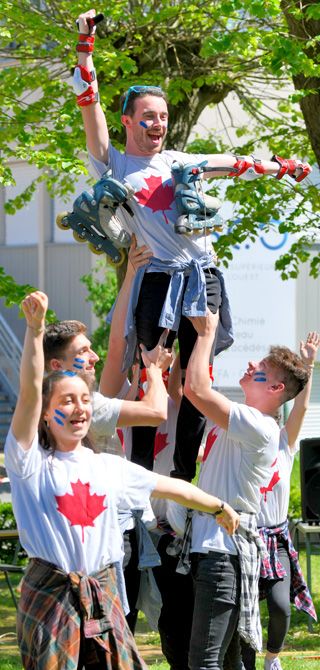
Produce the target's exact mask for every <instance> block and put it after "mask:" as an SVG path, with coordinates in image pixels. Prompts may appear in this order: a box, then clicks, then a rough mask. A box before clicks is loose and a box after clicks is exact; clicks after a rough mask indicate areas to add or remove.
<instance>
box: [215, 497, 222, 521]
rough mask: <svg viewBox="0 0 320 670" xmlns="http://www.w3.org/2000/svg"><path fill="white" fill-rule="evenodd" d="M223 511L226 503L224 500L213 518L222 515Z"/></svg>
mask: <svg viewBox="0 0 320 670" xmlns="http://www.w3.org/2000/svg"><path fill="white" fill-rule="evenodd" d="M223 510H224V502H223V500H220V507H219V509H218V510H217V511H216V512H213V516H214V517H216V516H218V515H219V514H222V512H223Z"/></svg>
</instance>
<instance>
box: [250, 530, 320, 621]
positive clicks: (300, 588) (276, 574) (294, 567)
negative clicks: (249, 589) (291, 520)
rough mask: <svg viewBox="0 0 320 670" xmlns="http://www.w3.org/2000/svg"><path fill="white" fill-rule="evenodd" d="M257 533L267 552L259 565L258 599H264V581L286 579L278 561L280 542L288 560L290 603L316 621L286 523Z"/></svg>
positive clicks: (310, 598)
mask: <svg viewBox="0 0 320 670" xmlns="http://www.w3.org/2000/svg"><path fill="white" fill-rule="evenodd" d="M259 533H260V537H261V538H262V539H263V541H264V543H265V545H266V547H267V552H268V553H267V556H266V557H265V558H264V559H263V561H262V563H261V572H260V577H261V580H260V599H263V598H265V597H266V592H265V588H264V580H266V579H283V577H286V571H285V569H284V567H283V565H282V563H281V561H280V560H279V555H278V540H281V542H282V543H283V545H284V546H285V548H286V550H287V552H288V556H289V560H290V567H291V584H290V601H291V602H292V603H293V604H294V605H295V606H296V608H297V609H298V610H303V611H304V612H306V613H307V614H309V616H311V617H312V618H313V619H314V620H315V621H317V614H316V611H315V608H314V604H313V602H312V597H311V594H310V591H309V589H308V586H307V584H306V582H305V580H304V577H303V574H302V571H301V567H300V563H299V559H298V552H297V551H296V550H295V548H294V546H293V543H292V539H291V535H290V531H289V526H288V521H284V522H283V523H282V524H280V525H279V526H276V527H274V528H266V527H262V528H259Z"/></svg>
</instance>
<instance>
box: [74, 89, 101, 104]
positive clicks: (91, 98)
mask: <svg viewBox="0 0 320 670" xmlns="http://www.w3.org/2000/svg"><path fill="white" fill-rule="evenodd" d="M99 100H100V97H99V93H98V91H96V93H95V92H94V90H93V88H92V86H89V88H88V89H87V90H86V91H84V93H81V95H77V105H79V107H87V106H88V105H92V103H93V102H99Z"/></svg>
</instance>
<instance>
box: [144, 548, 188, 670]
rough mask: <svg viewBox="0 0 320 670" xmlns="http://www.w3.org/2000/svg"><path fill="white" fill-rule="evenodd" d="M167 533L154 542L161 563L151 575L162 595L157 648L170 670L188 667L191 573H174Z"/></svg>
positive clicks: (175, 559)
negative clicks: (159, 640)
mask: <svg viewBox="0 0 320 670" xmlns="http://www.w3.org/2000/svg"><path fill="white" fill-rule="evenodd" d="M171 541H172V536H171V535H163V536H162V537H161V539H160V541H159V544H158V552H159V554H160V557H161V565H160V566H159V567H158V568H154V569H153V574H154V577H155V580H156V582H157V585H158V589H159V591H160V593H161V597H162V603H163V604H162V609H161V614H160V618H159V622H158V626H159V634H160V639H161V648H162V652H163V654H164V656H165V657H166V659H167V662H168V664H169V666H170V670H188V653H189V642H190V635H191V626H192V615H193V582H192V576H191V574H189V575H181V574H179V573H178V572H176V567H177V563H178V558H177V557H176V556H169V555H168V554H167V552H166V549H167V546H168V544H170V542H171Z"/></svg>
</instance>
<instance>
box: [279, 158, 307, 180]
mask: <svg viewBox="0 0 320 670" xmlns="http://www.w3.org/2000/svg"><path fill="white" fill-rule="evenodd" d="M271 160H272V161H274V162H275V163H278V165H279V170H278V172H277V174H276V179H282V177H284V175H285V174H287V175H289V177H292V179H294V180H295V181H298V182H299V181H302V180H303V179H305V177H307V176H308V174H310V172H311V171H312V167H311V166H310V165H309V163H302V162H301V161H299V160H296V159H295V158H281V157H280V156H272V158H271Z"/></svg>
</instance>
